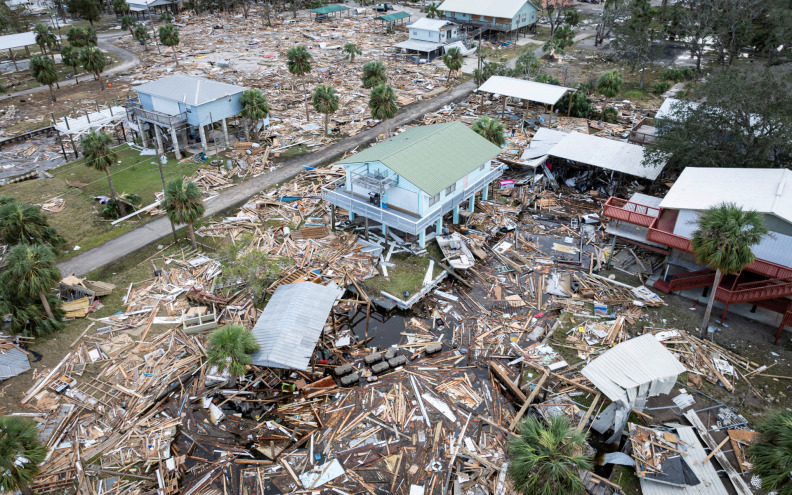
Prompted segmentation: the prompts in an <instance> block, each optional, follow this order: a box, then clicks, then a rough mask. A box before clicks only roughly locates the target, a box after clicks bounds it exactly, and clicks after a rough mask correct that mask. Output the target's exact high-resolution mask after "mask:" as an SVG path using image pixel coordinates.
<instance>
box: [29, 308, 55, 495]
mask: <svg viewBox="0 0 792 495" xmlns="http://www.w3.org/2000/svg"><path fill="white" fill-rule="evenodd" d="M39 298H40V299H41V305H42V306H44V312H45V313H47V318H50V319H52V320H54V319H55V315H53V314H52V308H50V305H49V301H47V296H46V295H45V294H44V293H43V292H39ZM31 493H32V492H31Z"/></svg>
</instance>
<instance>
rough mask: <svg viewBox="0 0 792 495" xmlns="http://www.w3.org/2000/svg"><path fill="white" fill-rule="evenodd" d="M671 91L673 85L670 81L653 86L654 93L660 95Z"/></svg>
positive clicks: (659, 82) (658, 82)
mask: <svg viewBox="0 0 792 495" xmlns="http://www.w3.org/2000/svg"><path fill="white" fill-rule="evenodd" d="M669 89H671V83H670V82H668V81H657V82H656V83H654V84H653V85H652V91H654V92H655V94H658V95H661V94H663V93H665V92H666V91H668V90H669Z"/></svg>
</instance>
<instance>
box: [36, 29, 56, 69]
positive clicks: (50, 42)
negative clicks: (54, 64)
mask: <svg viewBox="0 0 792 495" xmlns="http://www.w3.org/2000/svg"><path fill="white" fill-rule="evenodd" d="M33 31H34V32H35V33H36V44H37V45H38V46H39V48H40V49H41V53H47V49H50V52H52V50H51V48H52V47H54V46H55V42H56V41H57V38H56V37H55V32H54V31H53V30H52V26H46V25H44V24H42V23H40V22H37V23H36V25H35V26H33ZM52 56H53V57H55V54H54V53H53V54H52ZM53 60H54V58H53Z"/></svg>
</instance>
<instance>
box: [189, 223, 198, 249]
mask: <svg viewBox="0 0 792 495" xmlns="http://www.w3.org/2000/svg"><path fill="white" fill-rule="evenodd" d="M187 230H188V231H189V232H190V242H191V243H192V247H193V249H198V243H197V242H196V241H195V229H193V224H192V222H190V223H188V224H187Z"/></svg>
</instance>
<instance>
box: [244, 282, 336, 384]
mask: <svg viewBox="0 0 792 495" xmlns="http://www.w3.org/2000/svg"><path fill="white" fill-rule="evenodd" d="M338 297H339V289H338V287H337V286H336V285H335V284H332V283H331V284H330V285H319V284H315V283H313V282H299V283H296V284H286V285H281V286H279V287H278V288H277V289H276V290H275V293H274V294H273V295H272V298H271V299H270V301H269V303H267V306H266V307H265V308H264V312H263V313H261V316H260V317H259V319H258V321H257V322H256V325H255V326H254V327H253V331H252V333H253V336H254V337H255V339H256V341H257V342H258V343H259V346H260V349H259V350H258V351H256V352H255V353H254V354H253V356H252V361H251V362H252V364H255V365H258V366H269V367H271V368H285V369H296V370H306V369H308V365H309V363H310V361H311V356H312V355H313V351H314V348H315V347H316V342H317V341H318V340H319V337H320V336H321V335H322V330H323V329H324V326H325V323H326V322H327V317H328V316H329V315H330V311H332V309H333V304H335V300H336V299H337V298H338Z"/></svg>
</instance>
